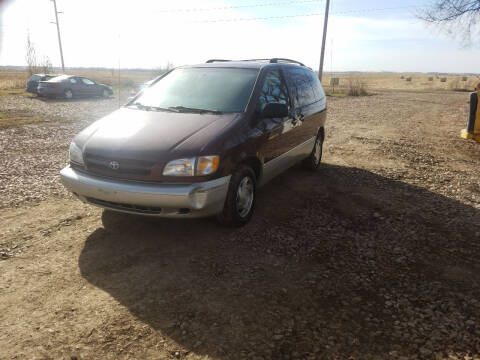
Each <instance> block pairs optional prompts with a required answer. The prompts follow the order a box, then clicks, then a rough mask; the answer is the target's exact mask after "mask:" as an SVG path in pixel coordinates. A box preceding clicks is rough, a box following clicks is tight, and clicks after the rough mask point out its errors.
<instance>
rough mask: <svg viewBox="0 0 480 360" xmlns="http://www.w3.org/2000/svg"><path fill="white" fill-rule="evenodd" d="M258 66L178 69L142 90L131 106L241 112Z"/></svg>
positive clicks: (254, 79) (245, 104) (251, 87)
mask: <svg viewBox="0 0 480 360" xmlns="http://www.w3.org/2000/svg"><path fill="white" fill-rule="evenodd" d="M257 75H258V69H246V68H220V67H219V68H214V67H204V68H201V67H199V68H183V69H182V68H180V69H175V70H173V71H172V72H170V73H169V74H167V75H166V76H165V77H163V78H162V79H160V80H159V81H157V82H156V83H155V84H153V85H152V86H149V87H147V88H145V90H143V93H142V94H141V95H140V96H139V97H138V98H137V99H135V101H134V103H133V104H132V105H137V106H147V107H152V108H164V109H172V110H178V111H185V112H188V111H190V110H195V109H196V110H210V111H219V112H229V113H236V112H243V111H245V108H246V106H247V104H248V101H249V100H250V96H251V93H252V90H253V87H254V85H255V81H256V79H257Z"/></svg>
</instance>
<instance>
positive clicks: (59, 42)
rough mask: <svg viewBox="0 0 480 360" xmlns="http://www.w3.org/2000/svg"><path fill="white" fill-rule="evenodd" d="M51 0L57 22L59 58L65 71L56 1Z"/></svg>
mask: <svg viewBox="0 0 480 360" xmlns="http://www.w3.org/2000/svg"><path fill="white" fill-rule="evenodd" d="M52 1H53V8H54V10H55V24H57V35H58V46H59V47H60V59H61V60H62V72H65V64H64V63H63V50H62V39H61V38H60V25H59V24H58V12H57V1H56V0H52Z"/></svg>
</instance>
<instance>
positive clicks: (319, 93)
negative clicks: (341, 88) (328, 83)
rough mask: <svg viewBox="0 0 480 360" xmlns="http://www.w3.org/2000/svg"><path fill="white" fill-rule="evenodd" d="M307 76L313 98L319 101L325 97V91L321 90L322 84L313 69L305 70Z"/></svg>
mask: <svg viewBox="0 0 480 360" xmlns="http://www.w3.org/2000/svg"><path fill="white" fill-rule="evenodd" d="M305 71H306V73H307V74H308V76H309V77H310V80H311V84H312V88H313V92H314V94H315V100H316V101H319V100H322V99H323V98H324V97H325V93H324V92H323V88H322V84H321V83H320V80H319V79H318V76H317V75H316V74H315V73H314V72H313V71H308V70H305Z"/></svg>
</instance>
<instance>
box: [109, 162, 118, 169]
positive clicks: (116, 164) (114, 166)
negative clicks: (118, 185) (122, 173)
mask: <svg viewBox="0 0 480 360" xmlns="http://www.w3.org/2000/svg"><path fill="white" fill-rule="evenodd" d="M108 166H109V167H110V169H112V170H118V168H119V167H120V164H119V163H118V162H117V161H110V164H108Z"/></svg>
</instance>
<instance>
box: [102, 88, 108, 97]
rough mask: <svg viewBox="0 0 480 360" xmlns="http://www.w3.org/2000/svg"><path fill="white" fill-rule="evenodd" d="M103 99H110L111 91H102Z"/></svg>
mask: <svg viewBox="0 0 480 360" xmlns="http://www.w3.org/2000/svg"><path fill="white" fill-rule="evenodd" d="M102 97H103V98H104V99H107V98H109V97H110V91H108V90H107V89H103V91H102Z"/></svg>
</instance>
